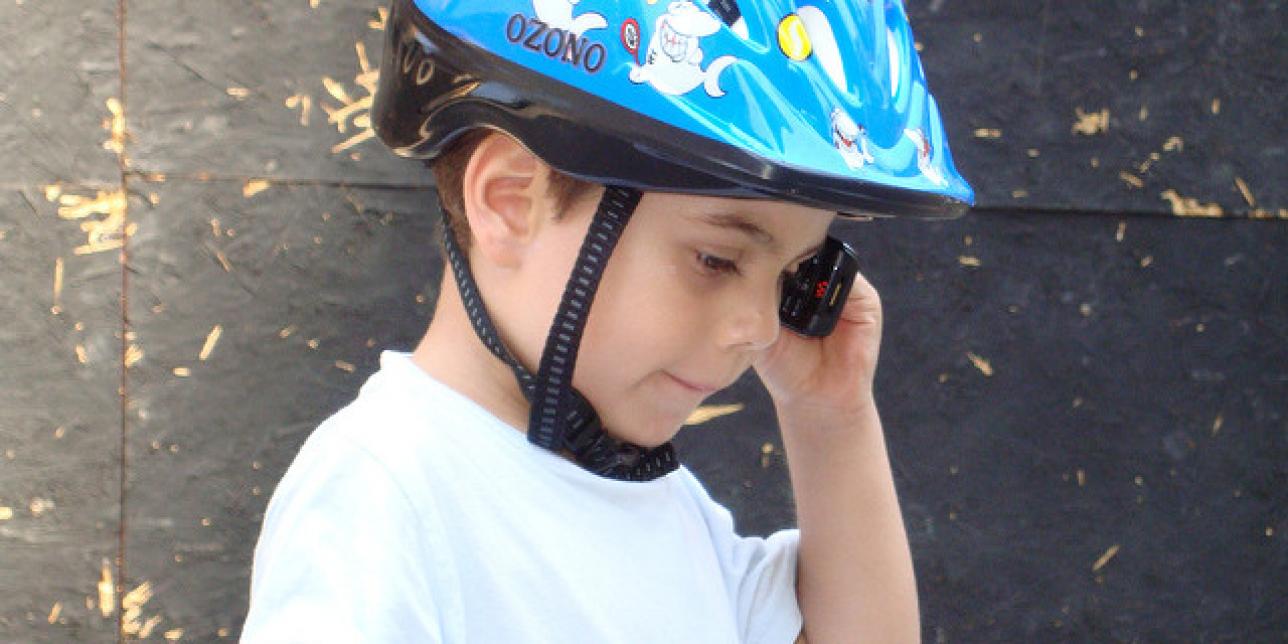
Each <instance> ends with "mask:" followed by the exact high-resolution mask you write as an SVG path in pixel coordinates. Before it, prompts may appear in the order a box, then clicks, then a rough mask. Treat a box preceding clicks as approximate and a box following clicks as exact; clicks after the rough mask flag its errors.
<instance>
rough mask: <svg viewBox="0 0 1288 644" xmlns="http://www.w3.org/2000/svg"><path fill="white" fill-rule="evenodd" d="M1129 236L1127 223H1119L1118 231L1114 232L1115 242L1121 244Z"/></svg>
mask: <svg viewBox="0 0 1288 644" xmlns="http://www.w3.org/2000/svg"><path fill="white" fill-rule="evenodd" d="M1126 234H1127V222H1125V221H1120V222H1118V230H1117V231H1115V232H1114V241H1117V242H1121V241H1122V240H1123V237H1124V236H1125V235H1126Z"/></svg>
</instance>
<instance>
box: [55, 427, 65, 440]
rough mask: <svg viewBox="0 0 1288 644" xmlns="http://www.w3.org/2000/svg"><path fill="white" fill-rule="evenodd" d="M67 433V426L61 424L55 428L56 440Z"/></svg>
mask: <svg viewBox="0 0 1288 644" xmlns="http://www.w3.org/2000/svg"><path fill="white" fill-rule="evenodd" d="M66 435H67V428H66V427H63V426H62V425H59V426H58V427H57V428H55V429H54V440H62V439H63V437H64V436H66Z"/></svg>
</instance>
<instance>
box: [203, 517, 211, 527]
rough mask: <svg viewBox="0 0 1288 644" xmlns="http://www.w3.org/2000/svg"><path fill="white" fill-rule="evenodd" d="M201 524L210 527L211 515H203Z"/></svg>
mask: <svg viewBox="0 0 1288 644" xmlns="http://www.w3.org/2000/svg"><path fill="white" fill-rule="evenodd" d="M201 525H202V526H203V527H206V528H209V527H210V517H201Z"/></svg>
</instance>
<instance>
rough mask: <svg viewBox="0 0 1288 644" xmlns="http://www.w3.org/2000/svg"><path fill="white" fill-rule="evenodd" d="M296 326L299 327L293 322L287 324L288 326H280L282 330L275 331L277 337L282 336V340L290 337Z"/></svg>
mask: <svg viewBox="0 0 1288 644" xmlns="http://www.w3.org/2000/svg"><path fill="white" fill-rule="evenodd" d="M297 328H299V327H297V326H295V325H294V324H292V325H289V326H285V327H282V330H281V331H278V332H277V337H279V338H282V339H283V340H285V339H286V338H289V337H291V334H292V333H295V330H296V329H297Z"/></svg>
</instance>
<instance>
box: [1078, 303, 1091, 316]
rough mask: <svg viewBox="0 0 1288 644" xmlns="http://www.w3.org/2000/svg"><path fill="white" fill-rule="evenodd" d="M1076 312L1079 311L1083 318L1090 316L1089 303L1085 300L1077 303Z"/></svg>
mask: <svg viewBox="0 0 1288 644" xmlns="http://www.w3.org/2000/svg"><path fill="white" fill-rule="evenodd" d="M1078 313H1081V314H1082V317H1084V318H1086V317H1091V305H1090V304H1088V303H1086V302H1083V303H1082V304H1079V305H1078Z"/></svg>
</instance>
